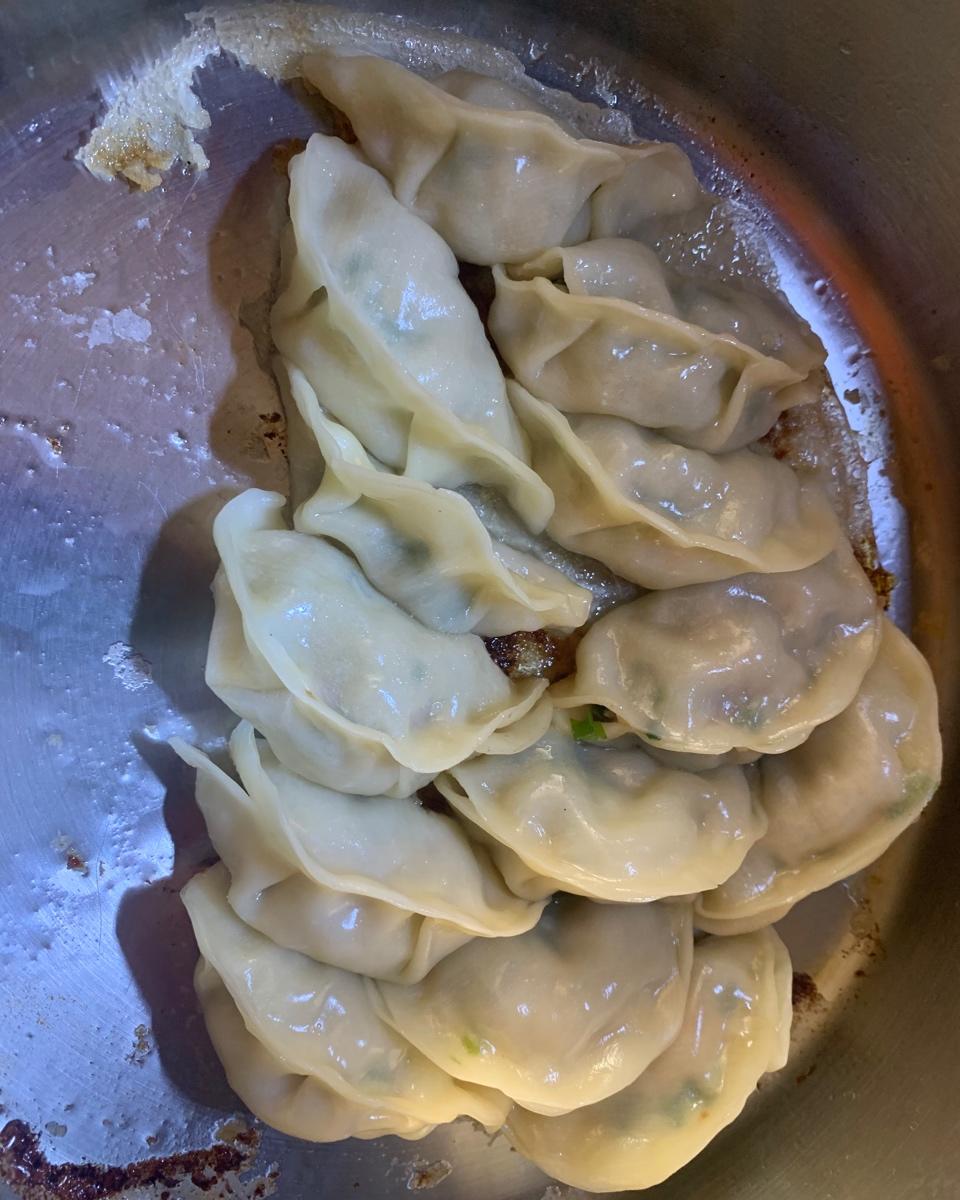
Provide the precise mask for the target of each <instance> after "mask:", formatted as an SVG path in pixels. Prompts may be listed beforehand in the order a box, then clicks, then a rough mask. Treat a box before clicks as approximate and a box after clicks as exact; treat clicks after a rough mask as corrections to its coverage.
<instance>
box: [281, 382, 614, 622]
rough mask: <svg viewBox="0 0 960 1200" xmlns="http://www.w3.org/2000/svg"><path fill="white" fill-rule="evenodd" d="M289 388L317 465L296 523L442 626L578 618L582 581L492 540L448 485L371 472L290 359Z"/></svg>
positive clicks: (586, 597)
mask: <svg viewBox="0 0 960 1200" xmlns="http://www.w3.org/2000/svg"><path fill="white" fill-rule="evenodd" d="M290 392H291V394H292V397H293V399H294V400H295V402H296V404H297V406H298V409H299V411H300V413H301V415H302V416H303V418H304V420H305V422H306V424H307V426H308V427H309V429H310V430H311V431H312V434H313V436H314V437H315V438H316V440H317V442H318V444H319V446H320V449H321V451H322V453H323V457H324V461H325V463H326V467H325V470H324V474H323V480H322V482H321V484H320V487H319V488H318V489H317V491H316V492H315V493H314V494H313V496H311V497H310V498H309V499H308V500H306V501H304V503H303V504H302V505H301V506H300V507H299V508H298V510H297V512H296V513H295V515H294V519H293V523H294V527H295V528H296V529H298V530H301V531H302V532H303V533H311V534H316V535H322V536H324V537H326V538H329V539H330V540H331V541H333V542H336V543H337V544H338V545H341V546H344V547H345V548H346V549H347V550H349V551H350V553H351V554H352V555H353V556H354V557H355V558H356V559H357V561H358V562H359V563H360V565H361V567H362V568H363V572H364V574H365V575H366V577H367V578H368V579H369V580H370V582H371V583H372V584H373V585H374V587H375V588H376V589H377V590H378V591H379V592H380V593H381V594H382V595H384V596H387V597H388V598H389V599H390V600H393V601H394V602H395V603H396V604H399V605H400V607H401V608H403V609H405V610H406V611H407V612H408V613H410V615H411V616H414V617H416V618H417V620H418V621H420V622H421V623H422V624H424V625H427V626H429V627H430V628H431V629H438V630H440V631H441V632H443V633H479V634H482V635H485V636H493V635H496V634H504V633H513V632H515V631H517V630H520V629H524V630H533V629H542V628H544V627H552V628H566V629H572V628H574V627H576V626H578V625H582V624H583V623H584V621H586V619H587V617H588V616H589V613H590V603H591V599H592V597H591V595H590V592H589V591H588V590H587V589H586V588H582V587H578V586H577V585H576V584H575V583H571V582H570V580H568V579H567V578H566V576H565V575H563V574H561V572H560V571H558V570H556V569H555V568H553V567H549V566H546V565H545V564H543V563H540V562H538V561H537V559H535V558H534V557H533V556H532V555H529V554H521V553H520V552H519V551H517V550H512V549H510V548H509V547H507V546H502V545H500V543H497V542H493V541H492V540H491V538H490V535H489V533H487V531H486V529H484V527H483V524H482V523H481V521H480V518H479V517H478V516H477V514H476V513H475V512H474V510H473V508H472V507H471V505H470V504H469V503H468V502H467V501H466V500H465V499H464V498H463V497H462V496H459V495H457V494H456V493H455V492H451V491H447V490H446V489H442V488H435V487H433V486H431V485H430V484H428V483H422V482H421V481H420V480H417V479H410V478H408V477H406V476H403V475H394V474H392V473H391V472H388V471H384V470H382V469H381V470H378V469H377V468H376V466H375V464H374V463H373V462H371V460H370V459H369V457H368V456H367V454H366V453H365V451H364V449H363V447H362V446H361V445H360V443H359V442H358V441H357V439H356V438H355V437H354V436H353V434H352V433H350V431H349V430H347V429H345V428H344V427H343V426H342V425H338V424H336V423H335V422H334V421H331V420H329V419H328V418H327V417H325V416H324V415H323V412H322V410H321V408H320V405H319V404H318V403H317V398H316V396H315V394H314V392H313V389H312V388H311V387H310V384H309V383H308V382H307V380H306V379H305V377H304V376H303V375H302V374H301V373H300V371H298V370H297V368H296V367H293V368H291V370H290Z"/></svg>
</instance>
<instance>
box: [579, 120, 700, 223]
mask: <svg viewBox="0 0 960 1200" xmlns="http://www.w3.org/2000/svg"><path fill="white" fill-rule="evenodd" d="M610 149H611V150H613V151H615V153H616V154H617V156H618V157H619V159H620V161H621V162H622V164H623V173H622V174H621V175H620V176H619V177H618V178H616V179H613V180H611V181H610V182H608V183H604V184H601V186H600V187H598V188H597V190H596V191H595V192H594V193H593V196H592V197H591V199H590V237H591V238H608V237H639V236H640V235H642V234H643V233H644V232H645V230H646V228H647V226H648V223H649V222H651V221H652V220H654V219H655V218H657V217H672V216H677V215H679V214H680V213H688V212H691V211H692V210H694V209H697V208H703V209H708V208H709V206H710V205H711V204H712V202H713V197H711V196H709V195H708V193H706V192H704V191H703V190H702V189H701V187H700V185H699V183H698V182H697V177H696V175H695V174H694V172H693V167H692V165H691V163H690V159H689V158H687V156H686V154H684V152H683V151H682V150H681V149H680V147H679V146H675V145H673V143H672V142H636V143H633V144H631V145H629V146H611V147H610ZM571 240H572V239H571Z"/></svg>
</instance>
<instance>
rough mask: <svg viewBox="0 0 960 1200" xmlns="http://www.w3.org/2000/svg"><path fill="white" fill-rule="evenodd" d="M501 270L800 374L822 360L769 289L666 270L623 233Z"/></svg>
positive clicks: (807, 333)
mask: <svg viewBox="0 0 960 1200" xmlns="http://www.w3.org/2000/svg"><path fill="white" fill-rule="evenodd" d="M507 270H508V274H509V275H510V276H511V277H512V278H514V279H536V278H537V277H538V276H543V277H544V278H546V279H549V280H551V281H552V282H554V283H555V284H560V285H562V287H564V288H565V289H566V290H567V291H568V292H570V293H571V294H572V295H576V296H606V297H608V298H612V299H618V300H626V301H628V302H629V303H631V304H638V305H640V307H641V308H650V309H654V310H655V311H656V312H661V313H665V314H667V315H668V316H672V317H677V318H678V319H680V320H682V321H687V322H688V323H689V324H691V325H697V326H699V327H700V328H702V329H707V330H709V331H710V332H711V333H717V334H723V335H725V336H728V337H733V338H736V339H737V340H738V341H741V342H743V343H744V345H747V346H750V347H752V348H753V349H754V350H756V351H758V353H760V354H766V355H769V357H770V358H776V359H779V360H780V361H781V362H784V363H786V364H787V366H789V367H792V368H793V369H794V370H795V371H796V372H797V373H798V374H800V375H808V374H812V373H814V372H817V371H819V369H820V368H821V367H822V366H823V365H824V360H825V351H824V347H823V343H822V342H821V341H820V339H819V338H818V337H817V335H816V334H815V333H814V332H813V331H812V330H811V328H810V326H809V325H808V324H807V322H806V321H804V320H803V319H802V318H801V317H800V316H798V315H797V313H795V312H794V311H793V309H792V308H790V307H789V305H788V304H787V303H786V302H785V301H782V300H780V299H779V298H778V297H777V296H776V295H774V294H773V293H771V292H769V291H762V292H761V291H758V290H755V289H753V288H751V287H749V286H747V285H746V284H745V283H741V282H734V281H732V280H729V279H722V280H721V279H711V278H710V277H709V276H707V275H705V274H704V273H703V272H697V273H696V274H695V275H686V274H681V273H679V272H677V271H673V270H671V269H670V268H669V267H666V266H665V265H664V264H663V262H662V261H661V260H660V258H659V257H658V256H657V255H656V254H655V253H654V251H653V250H651V249H650V247H649V246H645V245H643V244H642V243H641V242H636V241H632V240H630V239H628V238H606V237H603V238H598V239H597V240H596V241H591V242H583V243H582V244H581V245H579V246H558V247H555V248H553V249H550V250H547V251H546V252H545V253H543V254H541V255H539V256H538V257H537V258H535V259H532V260H531V261H530V262H528V263H523V264H520V265H518V266H511V267H508V268H507ZM750 440H752V439H750Z"/></svg>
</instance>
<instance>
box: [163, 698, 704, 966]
mask: <svg viewBox="0 0 960 1200" xmlns="http://www.w3.org/2000/svg"><path fill="white" fill-rule="evenodd" d="M174 749H175V750H176V751H177V753H178V754H179V755H180V756H181V758H183V759H184V760H185V761H186V762H188V763H190V765H191V766H193V767H195V768H196V770H197V804H198V806H199V808H200V811H201V812H202V813H203V816H204V819H205V820H206V823H207V829H208V831H209V833H210V840H211V841H212V842H213V845H214V849H215V850H216V851H217V853H218V854H219V855H220V857H221V858H222V859H223V861H224V863H225V864H226V866H227V868H228V869H229V871H230V891H229V893H228V899H229V901H230V906H231V908H232V909H233V910H234V912H235V913H236V914H237V915H238V916H239V917H241V918H242V919H243V920H244V921H246V923H247V924H248V925H251V926H253V928H254V929H259V930H260V932H261V933H264V934H266V935H267V937H269V938H271V939H272V940H273V941H275V942H276V943H277V944H278V945H281V946H286V947H288V948H289V949H291V950H298V951H300V953H301V954H307V955H309V956H310V957H311V958H316V959H318V960H319V961H320V962H326V963H330V964H331V965H332V966H336V967H343V968H344V970H347V971H356V972H357V973H358V974H361V975H372V976H375V977H376V978H378V979H392V980H397V981H403V982H413V981H416V980H419V979H422V978H423V976H424V975H425V974H426V973H427V971H428V970H429V969H430V968H431V967H432V966H433V965H434V963H436V962H438V961H439V960H440V959H441V958H443V957H444V955H446V954H450V953H451V952H452V951H453V950H456V949H458V948H459V947H460V946H462V945H463V944H464V943H465V942H467V941H468V940H469V939H470V938H471V937H477V936H479V937H509V936H511V935H512V934H518V933H524V932H526V930H528V929H530V928H532V927H533V926H534V925H535V924H536V922H537V919H538V918H539V916H540V911H541V909H542V907H543V906H542V904H528V903H525V902H524V901H522V900H518V899H517V897H516V896H514V895H513V894H512V893H511V892H510V891H508V889H507V888H506V887H505V886H504V884H503V881H502V879H501V878H500V876H499V875H498V873H497V871H496V869H495V868H494V866H493V864H492V862H491V861H490V858H489V856H488V854H487V852H486V851H485V850H484V849H483V848H482V847H480V846H477V845H474V844H472V843H471V842H470V841H468V839H467V837H466V836H465V834H464V832H463V829H462V828H461V826H460V825H459V824H458V823H457V822H456V821H453V820H451V819H450V818H449V817H446V816H443V815H441V814H440V813H436V812H431V811H430V810H428V809H426V808H422V807H421V806H420V805H419V804H418V802H417V801H416V800H415V799H414V798H412V797H410V798H404V799H391V798H388V797H385V796H363V797H360V796H348V795H345V794H343V793H341V792H333V791H330V790H329V789H328V788H324V787H320V786H319V785H318V784H315V783H310V782H308V781H307V780H305V779H302V778H301V777H300V776H298V775H294V774H293V773H292V772H290V771H288V770H287V769H286V768H285V767H284V766H283V765H282V764H281V763H280V762H279V761H278V760H277V759H276V757H275V756H274V755H273V754H272V753H271V751H270V750H269V748H268V747H267V746H265V745H264V744H263V743H262V742H258V741H257V739H256V738H255V737H254V733H253V728H252V727H251V726H250V725H249V724H247V723H246V722H241V723H240V725H239V726H238V727H237V728H236V730H234V733H233V736H232V737H231V739H230V753H231V757H232V758H233V762H234V765H235V766H236V768H237V771H238V772H239V775H240V778H241V780H242V783H243V786H242V787H241V786H240V785H239V784H237V783H235V782H234V780H232V779H231V778H230V776H229V775H226V774H225V773H224V772H223V771H221V770H220V769H219V768H218V767H217V766H215V765H214V764H213V763H212V762H211V761H210V760H209V759H208V758H207V756H206V755H205V754H202V753H201V752H200V751H199V750H195V749H194V748H193V747H192V746H187V745H186V744H184V743H183V742H179V741H177V742H176V743H174ZM691 890H693V889H691Z"/></svg>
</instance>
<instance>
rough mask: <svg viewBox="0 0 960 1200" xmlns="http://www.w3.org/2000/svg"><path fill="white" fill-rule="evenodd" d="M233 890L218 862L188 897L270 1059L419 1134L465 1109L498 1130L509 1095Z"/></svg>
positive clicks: (217, 965)
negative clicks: (401, 1029) (464, 1068)
mask: <svg viewBox="0 0 960 1200" xmlns="http://www.w3.org/2000/svg"><path fill="white" fill-rule="evenodd" d="M227 887H228V877H227V871H226V868H225V867H224V866H222V865H219V866H216V867H212V868H211V869H210V870H208V871H205V872H203V874H201V875H197V876H195V877H194V878H193V879H192V880H191V881H190V882H189V883H188V884H187V886H186V887H185V888H184V889H183V891H182V893H181V895H182V897H183V902H184V904H185V905H186V908H187V912H188V913H189V914H190V920H191V923H192V924H193V931H194V934H195V935H196V938H197V942H198V944H199V946H200V953H201V955H202V956H203V958H204V959H205V960H206V961H207V962H208V963H209V965H210V967H211V968H212V969H213V971H215V972H216V974H217V975H218V976H219V977H220V980H221V981H222V983H223V986H224V987H225V988H226V990H227V992H229V994H230V998H231V999H232V1001H233V1003H234V1004H235V1005H236V1007H237V1010H238V1011H239V1013H240V1016H241V1018H242V1020H243V1024H244V1026H245V1027H246V1029H247V1032H248V1033H249V1034H250V1035H251V1036H252V1037H253V1038H255V1039H256V1040H257V1041H258V1042H259V1043H260V1045H261V1046H262V1047H263V1048H264V1050H266V1052H267V1053H268V1054H269V1055H271V1056H272V1057H273V1058H275V1059H279V1060H280V1061H281V1062H282V1063H283V1064H284V1066H285V1067H286V1069H287V1070H288V1071H290V1072H292V1073H294V1074H297V1075H303V1076H308V1077H310V1078H313V1079H316V1080H318V1081H319V1082H320V1083H321V1084H322V1085H323V1086H324V1087H326V1088H329V1089H331V1090H332V1091H334V1092H335V1093H336V1094H337V1096H339V1097H342V1098H343V1099H344V1100H346V1101H349V1102H350V1103H352V1104H354V1105H359V1106H361V1107H366V1108H370V1109H374V1110H383V1111H387V1112H390V1113H394V1114H398V1115H399V1117H400V1118H408V1119H409V1120H410V1121H411V1122H415V1123H416V1124H417V1125H419V1126H420V1127H421V1129H420V1130H419V1131H416V1127H414V1129H415V1136H420V1133H421V1132H425V1130H424V1129H423V1128H422V1127H424V1126H426V1127H429V1126H433V1125H438V1124H441V1123H442V1122H445V1121H452V1120H455V1119H456V1118H457V1117H458V1116H461V1115H463V1116H469V1117H473V1118H474V1120H476V1121H479V1122H480V1123H481V1124H482V1125H485V1126H486V1127H487V1128H488V1129H496V1128H499V1126H500V1125H501V1124H502V1123H503V1119H504V1117H505V1116H506V1113H507V1110H508V1107H509V1101H508V1100H507V1099H506V1098H505V1097H503V1096H501V1095H499V1094H498V1093H497V1092H494V1091H491V1090H489V1089H486V1088H478V1087H473V1086H471V1085H470V1084H464V1083H462V1082H460V1081H458V1080H455V1079H452V1078H451V1077H450V1076H449V1075H447V1074H445V1073H444V1072H443V1071H441V1070H438V1069H437V1067H435V1066H434V1065H433V1064H432V1063H431V1062H430V1061H429V1060H428V1059H427V1058H425V1057H424V1056H423V1055H422V1054H420V1053H419V1052H418V1051H417V1050H416V1049H415V1048H414V1047H413V1046H411V1045H410V1044H409V1043H408V1042H406V1041H405V1040H404V1038H403V1037H401V1036H400V1035H399V1034H397V1033H396V1031H395V1030H394V1029H393V1028H391V1027H390V1026H389V1025H387V1024H386V1023H385V1022H384V1021H383V1020H381V1019H380V1017H379V1016H378V1015H377V1014H376V1012H375V1011H374V1009H373V1006H372V1004H371V1001H370V998H369V995H368V992H367V986H366V984H365V982H364V980H363V979H362V978H361V977H360V976H359V975H354V974H352V973H351V972H349V971H342V970H340V969H339V968H337V967H331V966H327V965H324V964H323V963H318V962H314V961H313V959H310V958H307V957H305V956H304V955H302V954H297V953H296V952H295V951H293V950H287V949H285V948H283V947H280V946H277V945H275V944H274V943H273V942H271V941H270V940H269V938H266V937H264V936H263V934H261V933H257V932H256V931H255V930H253V929H251V928H250V927H249V926H248V925H245V924H244V923H243V921H241V920H240V918H239V917H238V916H237V915H236V914H235V913H234V911H233V909H232V908H231V907H230V905H229V904H228V903H227ZM337 1136H342V1135H341V1134H339V1133H337ZM317 1140H326V1139H322V1138H318V1139H317Z"/></svg>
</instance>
